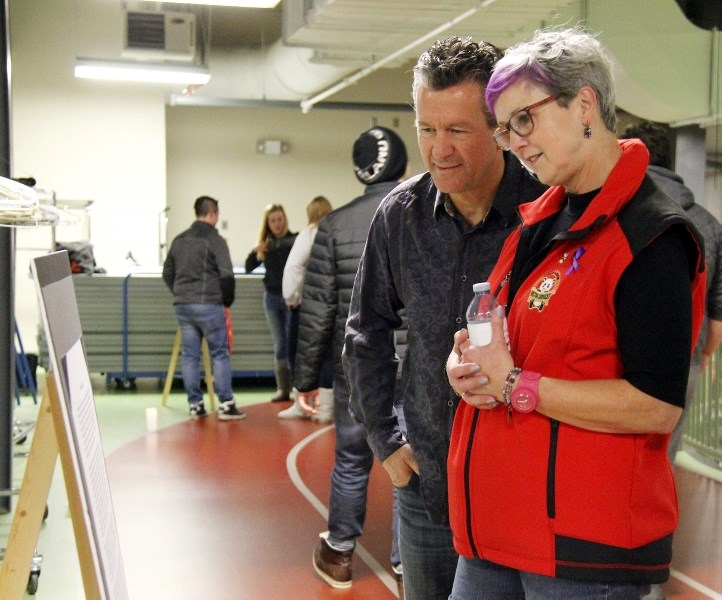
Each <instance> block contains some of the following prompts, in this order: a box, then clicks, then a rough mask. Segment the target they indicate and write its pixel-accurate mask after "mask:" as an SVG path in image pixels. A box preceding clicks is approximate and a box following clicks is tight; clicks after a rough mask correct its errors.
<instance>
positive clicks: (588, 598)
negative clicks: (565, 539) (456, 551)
mask: <svg viewBox="0 0 722 600" xmlns="http://www.w3.org/2000/svg"><path fill="white" fill-rule="evenodd" d="M405 566H406V565H404V567H405ZM648 588H649V586H648V585H647V586H644V585H635V584H628V583H626V584H609V583H594V582H589V581H572V580H571V579H558V578H555V577H547V576H545V575H536V574H534V573H525V572H523V571H517V570H516V569H509V568H507V567H502V566H501V565H497V564H495V563H492V562H489V561H487V560H480V559H470V558H464V557H460V558H459V565H458V567H457V570H456V579H455V580H454V590H453V592H452V593H451V596H449V600H482V599H483V600H525V599H526V600H555V599H557V598H558V599H560V600H562V599H563V600H574V599H583V600H639V598H640V597H641V594H642V593H644V592H645V591H646V589H648Z"/></svg>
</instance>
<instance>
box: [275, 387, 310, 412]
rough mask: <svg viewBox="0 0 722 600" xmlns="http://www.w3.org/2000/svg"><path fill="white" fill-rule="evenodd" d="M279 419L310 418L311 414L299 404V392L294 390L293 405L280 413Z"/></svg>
mask: <svg viewBox="0 0 722 600" xmlns="http://www.w3.org/2000/svg"><path fill="white" fill-rule="evenodd" d="M278 418H279V419H310V418H311V415H308V414H306V413H305V412H303V411H302V410H301V407H300V406H299V405H298V392H297V391H296V390H295V389H294V390H293V405H292V406H289V407H288V408H287V409H286V410H282V411H281V412H279V413H278Z"/></svg>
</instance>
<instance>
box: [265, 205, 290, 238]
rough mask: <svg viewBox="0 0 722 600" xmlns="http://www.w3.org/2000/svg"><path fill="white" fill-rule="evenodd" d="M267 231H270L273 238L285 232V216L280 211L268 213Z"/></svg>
mask: <svg viewBox="0 0 722 600" xmlns="http://www.w3.org/2000/svg"><path fill="white" fill-rule="evenodd" d="M268 229H270V230H271V233H272V234H273V237H280V236H282V235H283V234H284V233H285V231H286V216H285V215H284V214H283V211H282V210H274V211H273V212H270V213H268Z"/></svg>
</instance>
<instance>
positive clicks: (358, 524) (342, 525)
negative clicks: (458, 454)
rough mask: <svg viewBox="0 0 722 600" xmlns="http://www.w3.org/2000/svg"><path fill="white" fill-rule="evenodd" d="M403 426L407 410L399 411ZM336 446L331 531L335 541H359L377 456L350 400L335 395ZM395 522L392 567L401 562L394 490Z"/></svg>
mask: <svg viewBox="0 0 722 600" xmlns="http://www.w3.org/2000/svg"><path fill="white" fill-rule="evenodd" d="M396 411H397V414H398V417H399V422H400V423H401V424H402V428H403V427H404V425H403V411H402V410H401V408H400V407H397V408H396ZM334 420H335V425H336V447H335V459H334V463H333V469H332V471H331V493H330V498H329V506H328V531H329V540H330V541H331V542H348V541H351V540H353V541H355V540H356V538H357V537H359V536H360V535H361V534H362V533H363V527H364V521H365V520H366V497H367V491H368V484H369V475H370V474H371V467H372V466H373V462H374V455H373V452H372V451H371V448H370V447H369V445H368V442H367V441H366V432H365V430H364V428H363V426H361V425H360V424H359V423H358V421H356V419H354V417H353V416H352V415H351V411H350V410H349V406H348V397H344V395H343V394H342V393H340V394H339V393H335V394H334ZM392 511H393V512H392V519H391V528H392V531H391V564H393V565H396V564H399V562H401V559H400V558H399V544H398V503H397V500H396V491H395V490H394V495H393V502H392Z"/></svg>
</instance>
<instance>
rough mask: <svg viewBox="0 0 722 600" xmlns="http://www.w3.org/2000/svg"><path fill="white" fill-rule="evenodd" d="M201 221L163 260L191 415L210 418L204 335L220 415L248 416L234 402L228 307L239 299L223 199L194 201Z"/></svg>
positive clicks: (179, 238)
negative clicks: (222, 230)
mask: <svg viewBox="0 0 722 600" xmlns="http://www.w3.org/2000/svg"><path fill="white" fill-rule="evenodd" d="M194 210H195V213H196V221H195V223H193V224H192V225H191V226H190V228H189V229H187V230H186V231H184V232H183V233H181V234H180V235H178V236H177V237H176V238H175V239H174V240H173V243H172V244H171V247H170V250H169V251H168V256H167V257H166V259H165V262H164V263H163V281H164V282H165V284H166V285H167V286H168V288H169V289H170V291H171V292H173V307H174V308H175V312H176V316H177V317H178V324H179V326H180V330H181V339H182V357H183V358H182V373H183V385H184V386H185V389H186V393H187V394H188V403H189V405H190V416H191V418H198V417H205V416H206V414H207V413H206V409H205V407H204V405H203V392H202V391H201V385H200V381H201V377H200V357H201V342H202V340H203V338H205V339H206V341H207V342H208V351H209V352H210V355H211V359H212V361H213V378H214V385H215V391H216V393H217V394H218V398H219V399H220V407H219V408H218V411H217V414H218V418H219V419H221V420H223V421H231V420H238V419H243V418H244V417H245V416H246V415H245V414H244V413H242V412H241V411H239V410H238V409H237V408H236V405H235V401H234V400H233V388H232V385H231V382H232V373H231V359H230V352H229V347H228V336H227V333H226V308H227V307H230V306H231V304H233V301H234V300H235V295H236V280H235V278H234V275H233V264H232V263H231V255H230V252H229V251H228V244H227V243H226V240H224V239H223V238H222V237H221V236H220V234H219V233H218V230H217V229H216V224H217V223H218V201H217V200H215V199H213V198H211V197H210V196H201V197H200V198H198V199H196V201H195V204H194Z"/></svg>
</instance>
